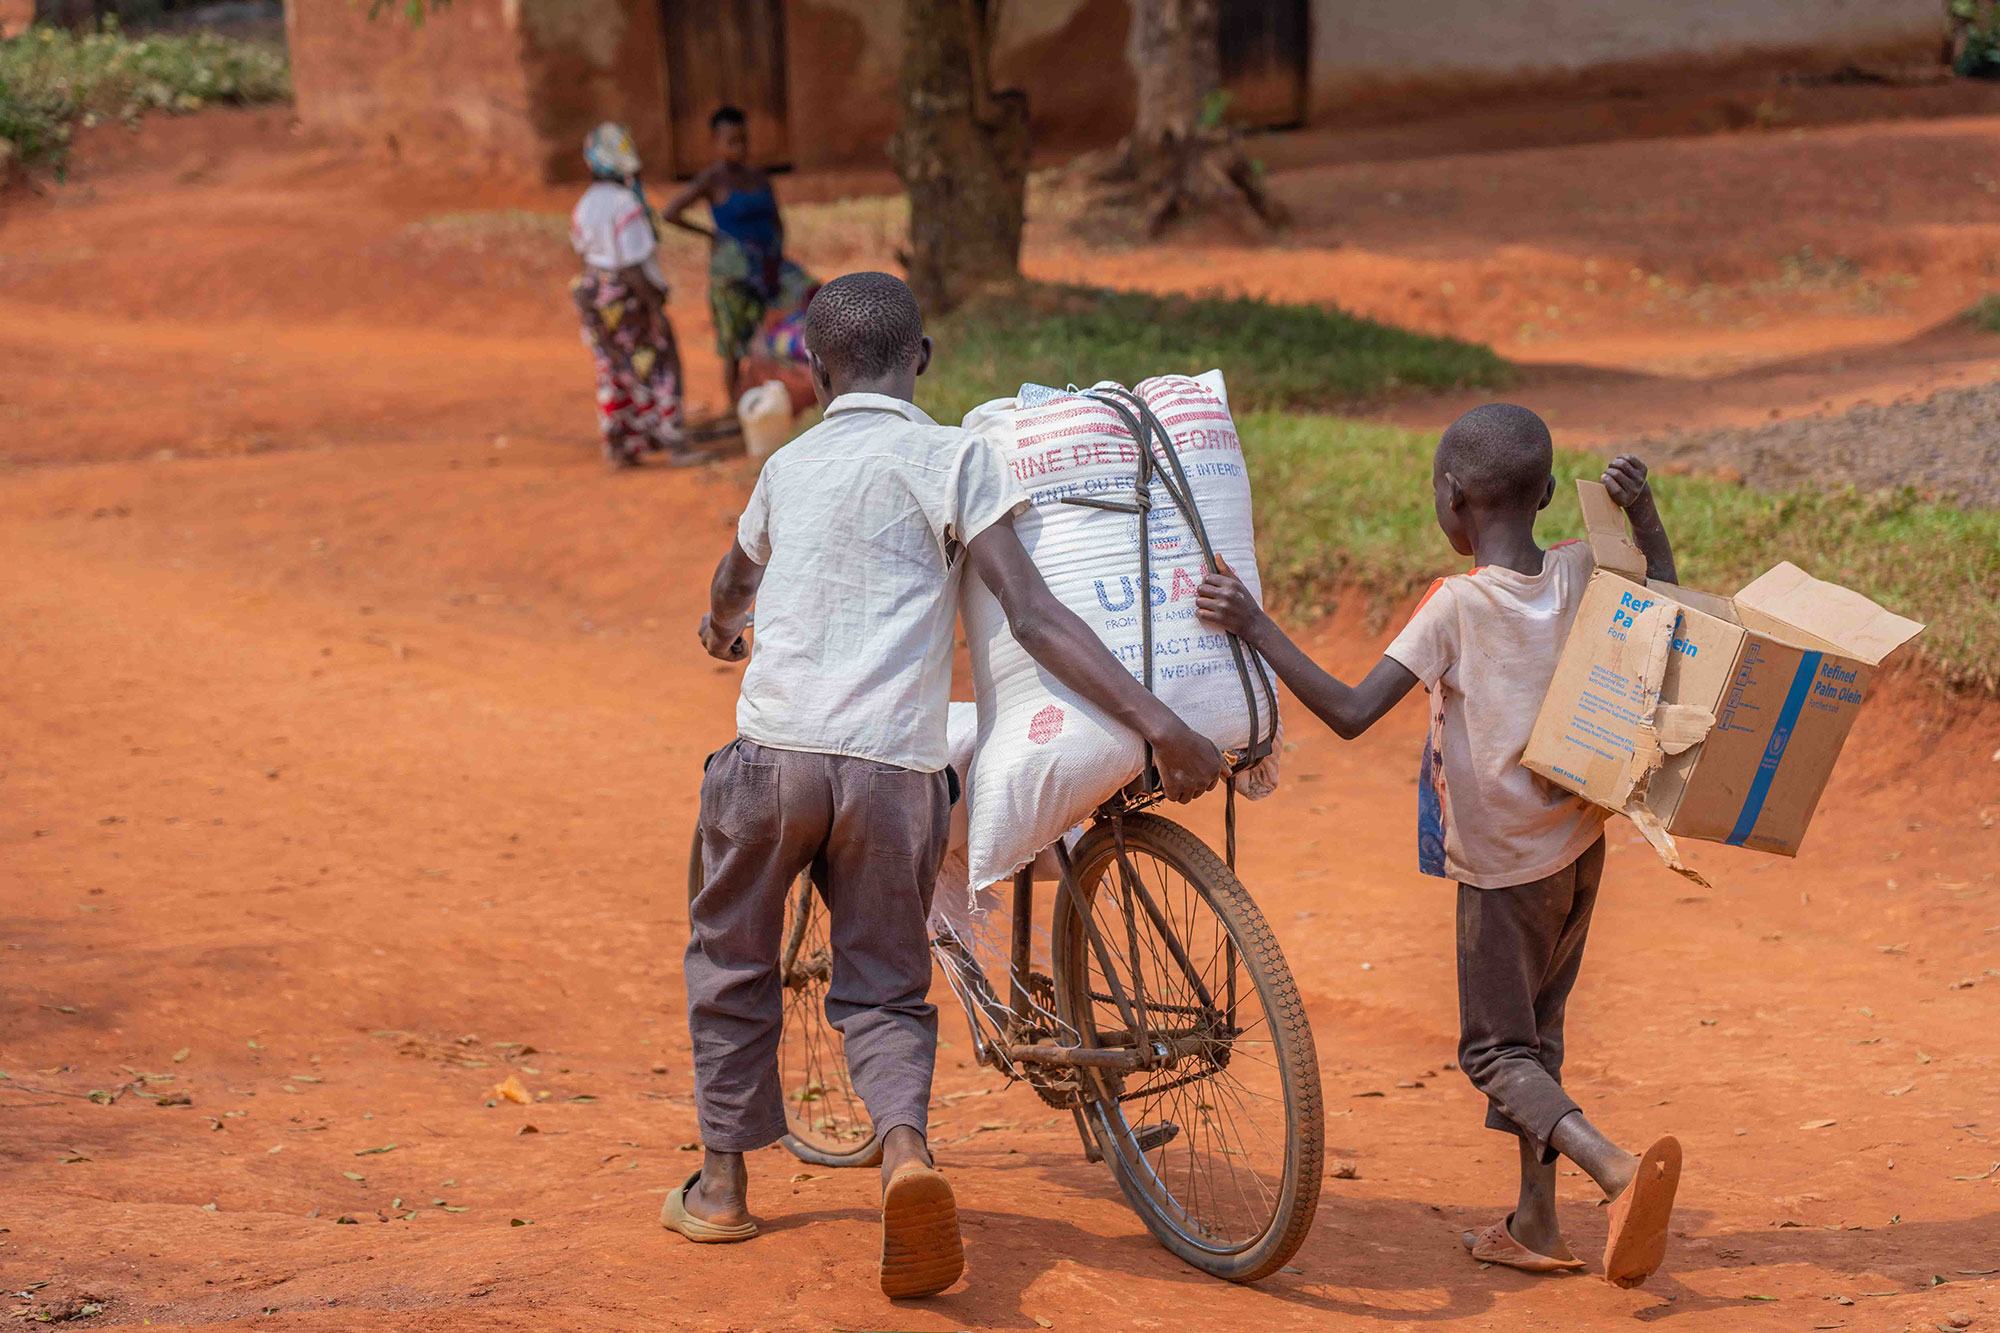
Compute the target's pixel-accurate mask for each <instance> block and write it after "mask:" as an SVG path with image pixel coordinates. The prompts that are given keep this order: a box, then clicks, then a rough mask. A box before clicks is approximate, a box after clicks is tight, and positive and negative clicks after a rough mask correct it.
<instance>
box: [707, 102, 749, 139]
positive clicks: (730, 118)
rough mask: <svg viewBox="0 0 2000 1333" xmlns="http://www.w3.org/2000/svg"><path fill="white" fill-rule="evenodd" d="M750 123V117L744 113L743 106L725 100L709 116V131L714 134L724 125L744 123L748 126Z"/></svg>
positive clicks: (743, 124)
mask: <svg viewBox="0 0 2000 1333" xmlns="http://www.w3.org/2000/svg"><path fill="white" fill-rule="evenodd" d="M749 124H750V118H749V117H748V116H746V115H744V114H743V108H742V107H740V106H736V105H734V104H732V103H729V102H724V103H723V104H722V105H721V106H719V107H717V108H715V110H714V112H713V113H711V114H710V116H709V118H708V132H709V133H710V134H713V133H715V132H716V131H717V130H719V129H721V128H722V127H723V126H724V125H742V126H744V127H746V128H747V127H748V126H749Z"/></svg>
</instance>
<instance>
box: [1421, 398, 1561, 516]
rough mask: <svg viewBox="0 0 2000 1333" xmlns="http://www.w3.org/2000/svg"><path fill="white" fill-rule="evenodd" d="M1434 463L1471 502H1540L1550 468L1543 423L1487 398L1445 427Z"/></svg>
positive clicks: (1525, 411) (1551, 456) (1496, 504)
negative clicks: (1463, 491)
mask: <svg viewBox="0 0 2000 1333" xmlns="http://www.w3.org/2000/svg"><path fill="white" fill-rule="evenodd" d="M1437 465H1438V467H1439V468H1440V469H1441V470H1442V471H1445V472H1449V473H1451V475H1452V476H1453V477H1455V478H1457V480H1458V484H1459V485H1460V486H1462V487H1464V488H1465V495H1466V498H1467V499H1468V500H1471V501H1472V502H1473V503H1474V504H1478V505H1482V506H1486V507H1500V506H1506V505H1523V506H1527V507H1530V508H1533V507H1536V506H1539V505H1540V504H1541V502H1542V497H1543V494H1544V493H1545V492H1546V490H1547V487H1548V483H1549V477H1550V475H1551V474H1552V473H1553V472H1554V470H1555V442H1554V441H1553V440H1552V439H1550V438H1549V427H1548V423H1547V422H1545V421H1543V420H1542V419H1541V418H1540V417H1538V416H1536V415H1535V414H1534V413H1533V412H1530V411H1529V410H1528V409H1527V408H1525V407H1517V406H1515V405H1514V404H1513V403H1486V404H1483V405H1482V406H1479V407H1475V408H1473V409H1472V410H1471V411H1470V412H1467V413H1466V414H1465V415H1464V416H1462V417H1460V418H1459V419H1458V420H1456V421H1454V422H1452V423H1451V424H1450V425H1449V426H1447V427H1445V430H1444V436H1443V438H1441V439H1440V440H1439V441H1438V447H1437Z"/></svg>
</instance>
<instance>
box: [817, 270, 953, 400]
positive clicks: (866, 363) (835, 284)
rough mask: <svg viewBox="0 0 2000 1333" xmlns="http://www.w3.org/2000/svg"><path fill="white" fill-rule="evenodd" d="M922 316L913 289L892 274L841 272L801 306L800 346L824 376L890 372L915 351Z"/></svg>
mask: <svg viewBox="0 0 2000 1333" xmlns="http://www.w3.org/2000/svg"><path fill="white" fill-rule="evenodd" d="M923 339H924V315H923V311H922V310H920V309H919V308H918V307H917V297H916V293H914V292H912V291H911V290H910V288H909V286H908V284H906V283H905V282H904V281H903V280H902V279H901V278H899V277H897V276H896V275H895V274H893V273H846V274H842V275H841V276H840V277H838V278H835V279H834V280H833V281H832V282H829V283H827V284H826V285H825V286H824V287H821V288H820V289H819V292H818V294H817V295H815V296H814V297H813V299H812V304H811V305H809V306H807V307H806V348H807V350H809V351H811V352H812V353H813V355H815V356H817V357H818V358H819V359H820V363H821V364H822V365H824V366H825V367H826V369H827V373H828V374H830V375H839V376H841V377H843V378H868V377H872V376H877V375H889V374H893V373H895V372H896V371H898V370H901V369H902V368H903V367H905V366H907V365H908V364H909V363H910V362H911V361H912V360H913V359H914V358H915V357H916V355H917V348H918V346H919V345H920V344H921V343H922V342H923Z"/></svg>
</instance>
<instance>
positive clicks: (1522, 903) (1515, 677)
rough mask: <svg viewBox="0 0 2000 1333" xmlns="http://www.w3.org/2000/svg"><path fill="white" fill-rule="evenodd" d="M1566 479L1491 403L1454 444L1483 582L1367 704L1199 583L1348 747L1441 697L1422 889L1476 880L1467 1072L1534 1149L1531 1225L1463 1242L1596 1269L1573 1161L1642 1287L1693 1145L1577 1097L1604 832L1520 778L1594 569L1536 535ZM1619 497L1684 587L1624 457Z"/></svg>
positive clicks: (1443, 495) (1450, 477)
mask: <svg viewBox="0 0 2000 1333" xmlns="http://www.w3.org/2000/svg"><path fill="white" fill-rule="evenodd" d="M1553 462H1554V447H1553V444H1552V442H1551V441H1550V438H1549V429H1548V427H1547V426H1546V425H1544V424H1543V422H1542V419H1541V418H1540V417H1538V416H1536V415H1535V414H1534V413H1533V412H1530V411H1528V410H1527V409H1526V408H1523V407H1514V406H1511V405H1509V404H1505V403H1490V404H1488V405H1486V406H1484V407H1477V408H1474V409H1473V410H1472V411H1470V412H1467V413H1466V414H1465V415H1464V416H1462V417H1460V418H1459V419H1458V420H1457V421H1454V422H1453V423H1452V424H1451V425H1450V427H1449V428H1447V429H1446V431H1445V433H1444V436H1443V438H1442V439H1440V440H1439V441H1438V448H1437V455H1436V458H1435V460H1434V461H1433V464H1432V469H1431V480H1432V489H1433V493H1434V499H1435V502H1436V505H1437V519H1438V526H1439V527H1441V528H1443V529H1444V533H1445V536H1446V537H1447V538H1448V539H1449V540H1450V542H1451V546H1452V549H1453V550H1455V551H1457V552H1458V553H1459V554H1460V555H1463V556H1470V557H1471V558H1472V560H1473V568H1472V570H1471V572H1470V573H1466V574H1457V575H1453V576H1452V577H1450V578H1445V579H1439V580H1438V581H1437V582H1436V583H1434V584H1432V585H1431V590H1430V592H1429V593H1428V594H1426V595H1425V597H1424V600H1423V602H1422V603H1421V604H1420V605H1419V606H1418V607H1417V611H1416V614H1415V615H1414V616H1412V617H1411V619H1410V623H1409V625H1408V627H1406V628H1405V629H1404V630H1403V632H1402V633H1401V634H1399V635H1397V636H1396V638H1395V640H1394V642H1392V643H1391V644H1390V645H1389V648H1388V651H1387V652H1386V653H1385V654H1384V656H1383V658H1382V660H1381V661H1380V662H1379V663H1377V664H1376V666H1375V668H1374V669H1373V670H1372V671H1370V672H1369V673H1368V676H1367V677H1366V678H1365V679H1364V680H1362V681H1361V683H1360V684H1358V685H1354V686H1349V685H1346V684H1343V683H1342V682H1341V681H1338V680H1336V679H1334V677H1332V676H1331V675H1329V674H1328V673H1327V672H1325V671H1323V670H1322V669H1320V667H1319V666H1317V665H1316V664H1314V662H1313V661H1312V659H1311V658H1309V657H1307V656H1306V655H1305V654H1304V653H1303V652H1301V651H1299V649H1298V648H1297V647H1296V646H1294V645H1293V643H1292V642H1291V640H1290V639H1288V638H1287V637H1286V636H1285V634H1284V632H1283V631H1282V630H1280V629H1279V628H1278V627H1277V625H1276V624H1274V623H1273V622H1272V621H1271V619H1270V617H1269V616H1267V615H1265V614H1264V612H1263V610H1262V609H1261V608H1260V607H1259V606H1258V605H1257V602H1256V599H1255V598H1253V597H1252V596H1251V595H1250V594H1249V592H1248V591H1247V590H1246V589H1245V588H1244V586H1243V584H1242V583H1241V582H1239V581H1238V580H1237V579H1236V577H1235V576H1234V575H1233V574H1230V573H1229V572H1228V571H1227V570H1226V569H1225V570H1224V571H1222V572H1221V573H1218V574H1211V575H1209V576H1208V577H1207V578H1206V579H1204V580H1203V581H1202V585H1201V588H1200V590H1199V592H1198V593H1197V594H1196V608H1197V612H1198V614H1199V615H1200V617H1201V620H1202V623H1203V624H1206V625H1209V626H1212V627H1214V628H1216V629H1223V630H1228V631H1230V632H1231V633H1233V634H1236V635H1238V636H1240V637H1242V638H1243V639H1245V640H1247V641H1248V642H1249V643H1250V644H1251V645H1252V646H1254V647H1255V648H1256V649H1257V650H1258V651H1259V652H1261V653H1262V654H1263V655H1264V656H1265V658H1266V659H1268V660H1269V661H1270V663H1271V665H1272V667H1273V668H1274V669H1275V670H1276V671H1277V673H1278V675H1279V676H1280V677H1281V678H1282V679H1283V680H1284V682H1285V684H1286V685H1287V686H1289V687H1290V688H1291V690H1292V692H1293V693H1294V694H1296V695H1297V696H1298V698H1299V701H1300V702H1301V703H1303V704H1305V706H1306V707H1308V708H1310V709H1311V710H1312V711H1313V712H1314V713H1316V714H1318V715H1319V717H1320V719H1321V720H1322V721H1324V722H1325V723H1326V724H1327V725H1328V726H1330V727H1332V728H1333V729H1334V730H1335V731H1336V732H1338V733H1339V734H1340V735H1341V736H1342V737H1344V738H1347V739H1352V738H1353V737H1355V736H1358V735H1360V734H1361V733H1362V732H1364V731H1366V730H1367V729H1368V728H1369V727H1370V726H1372V725H1374V723H1375V722H1376V721H1377V720H1378V719H1380V718H1381V717H1382V715H1383V714H1385V713H1387V712H1388V711H1389V709H1390V708H1391V707H1392V706H1393V705H1394V704H1395V703H1396V702H1397V700H1399V699H1401V698H1402V697H1403V696H1404V695H1405V694H1408V693H1409V692H1410V690H1411V689H1412V688H1413V687H1415V686H1416V685H1417V684H1418V683H1419V682H1421V683H1422V684H1423V686H1424V688H1425V689H1426V690H1427V691H1429V694H1430V701H1431V727H1430V735H1429V738H1428V740H1427V741H1426V743H1425V745H1424V755H1423V781H1422V782H1421V783H1420V784H1419V786H1418V859H1419V863H1420V865H1421V868H1422V869H1423V870H1424V872H1425V873H1426V874H1431V875H1440V876H1443V877H1445V878H1449V879H1455V880H1457V881H1459V888H1458V989H1459V1026H1460V1035H1459V1048H1458V1056H1459V1067H1460V1068H1462V1069H1463V1070H1465V1073H1466V1076H1467V1077H1468V1078H1470V1079H1471V1080H1472V1084H1473V1086H1474V1087H1475V1088H1477V1089H1478V1090H1479V1091H1480V1092H1482V1093H1484V1094H1486V1097H1487V1102H1488V1109H1487V1114H1486V1123H1487V1125H1488V1126H1489V1127H1490V1128H1493V1129H1498V1130H1503V1131H1505V1132H1508V1133H1511V1134H1514V1135H1515V1136H1517V1138H1518V1139H1519V1140H1520V1165H1521V1186H1520V1195H1519V1200H1518V1202H1517V1204H1516V1206H1515V1209H1514V1211H1513V1212H1512V1213H1510V1214H1508V1215H1507V1217H1506V1218H1504V1219H1502V1220H1501V1221H1498V1222H1495V1223H1494V1224H1493V1225H1491V1226H1490V1227H1488V1228H1486V1230H1484V1231H1483V1232H1470V1231H1468V1232H1466V1233H1465V1234H1464V1236H1463V1237H1462V1240H1463V1242H1464V1244H1465V1247H1466V1249H1467V1250H1468V1251H1470V1252H1471V1254H1472V1257H1473V1258H1475V1259H1478V1260H1480V1261H1481V1262H1485V1263H1495V1264H1503V1265H1506V1266H1508V1267H1511V1268H1517V1269H1520V1270H1522V1271H1525V1272H1530V1273H1555V1272H1563V1271H1567V1270H1574V1269H1579V1268H1582V1267H1583V1266H1584V1265H1583V1262H1582V1261H1581V1260H1579V1259H1578V1258H1576V1256H1575V1255H1574V1254H1572V1253H1571V1252H1570V1249H1569V1246H1568V1245H1567V1244H1565V1243H1564V1241H1563V1237H1562V1232H1561V1229H1560V1228H1559V1226H1558V1225H1557V1222H1556V1211H1555V1179H1556V1178H1555V1162H1556V1158H1557V1156H1559V1155H1560V1156H1563V1157H1567V1158H1569V1159H1570V1160H1571V1161H1573V1162H1575V1163H1576V1164H1577V1165H1578V1166H1580V1167H1582V1168H1583V1170H1584V1171H1585V1172H1586V1173H1587V1174H1588V1175H1589V1176H1590V1178H1591V1179H1592V1180H1594V1181H1596V1182H1597V1185H1598V1187H1599V1188H1601V1189H1602V1190H1603V1191H1604V1193H1605V1195H1606V1197H1607V1198H1609V1199H1610V1200H1611V1201H1612V1205H1611V1218H1610V1221H1611V1231H1610V1236H1609V1238H1608V1240H1607V1241H1606V1243H1605V1248H1604V1276H1605V1278H1606V1279H1607V1280H1608V1281H1611V1282H1614V1283H1617V1284H1618V1285H1620V1286H1636V1285H1638V1284H1639V1283H1641V1282H1644V1281H1645V1280H1646V1279H1647V1278H1648V1277H1650V1276H1651V1275H1652V1274H1653V1272H1654V1271H1655V1270H1656V1269H1657V1268H1658V1267H1659V1266H1660V1262H1661V1260H1662V1259H1663V1258H1664V1257H1665V1254H1666V1242H1667V1224H1668V1221H1669V1219H1670V1218H1671V1216H1672V1212H1673V1203H1674V1192H1675V1189H1676V1188H1677V1186H1678V1184H1679V1181H1680V1168H1681V1149H1680V1144H1679V1142H1678V1141H1676V1140H1675V1139H1674V1138H1673V1137H1672V1136H1666V1137H1663V1138H1661V1139H1659V1140H1658V1141H1657V1142H1655V1143H1654V1144H1653V1145H1652V1146H1651V1147H1649V1148H1647V1149H1646V1151H1645V1153H1644V1154H1643V1155H1642V1156H1637V1157H1635V1156H1634V1155H1632V1154H1631V1153H1629V1152H1627V1151H1625V1150H1624V1149H1623V1148H1620V1147H1619V1146H1618V1145H1617V1144H1615V1143H1613V1142H1611V1140H1609V1139H1607V1138H1606V1137H1605V1136H1604V1135H1603V1134H1602V1133H1601V1132H1599V1131H1598V1129H1597V1128H1596V1126H1594V1125H1592V1124H1591V1123H1590V1122H1589V1121H1588V1120H1586V1119H1585V1118H1584V1116H1583V1112H1582V1111H1581V1110H1580V1109H1579V1108H1578V1106H1577V1104H1576V1103H1575V1102H1574V1101H1573V1100H1571V1099H1570V1096H1569V1094H1568V1093H1567V1092H1565V1091H1563V1086H1562V1058H1563V1008H1564V1005H1565V1003H1566V1002H1567V1000H1568V998H1569V992H1570V988H1571V987H1572V986H1573V985H1575V983H1576V976H1577V969H1578V967H1579V966H1580V965H1581V963H1582V961H1583V945H1584V939H1585V936H1586V935H1587V934H1588V932H1589V929H1590V912H1591V907H1592V905H1593V904H1594V903H1595V902H1596V899H1597V885H1598V878H1599V876H1600V874H1601V873H1602V871H1603V869H1604V834H1603V827H1604V821H1605V818H1606V814H1605V812H1604V811H1603V810H1602V809H1599V808H1598V807H1596V806H1593V805H1591V804H1590V803H1588V802H1587V801H1584V800H1583V799H1582V798H1581V797H1578V796H1575V795H1572V794H1571V793H1569V792H1566V791H1563V790H1561V789H1560V788H1558V787H1555V786H1553V785H1551V784H1550V783H1548V782H1545V781H1544V780H1543V779H1541V778H1540V777H1538V776H1536V775H1535V774H1533V773H1531V772H1529V771H1528V770H1527V769H1525V768H1523V767H1522V766H1521V755H1522V753H1523V752H1524V751H1525V750H1526V748H1527V744H1528V733H1529V732H1530V731H1531V730H1532V729H1533V728H1534V725H1535V716H1536V714H1537V713H1538V712H1539V711H1540V709H1541V704H1542V696H1543V695H1544V694H1546V693H1547V692H1548V686H1549V681H1550V679H1551V677H1553V676H1554V674H1555V669H1556V662H1557V659H1558V657H1559V656H1560V655H1561V652H1562V645H1563V641H1564V639H1565V638H1567V637H1568V634H1569V628H1570V623H1571V622H1572V621H1573V620H1574V619H1575V617H1576V607H1577V602H1578V600H1579V599H1580V598H1581V596H1582V594H1583V587H1584V583H1585V582H1586V581H1587V580H1588V579H1589V577H1590V570H1591V560H1590V551H1589V548H1588V547H1586V546H1584V545H1583V544H1582V543H1581V542H1564V543H1561V544H1559V545H1557V546H1555V547H1554V548H1552V549H1550V550H1546V551H1544V550H1543V549H1542V548H1541V547H1540V546H1538V545H1537V544H1536V542H1535V516H1536V514H1538V513H1539V512H1540V511H1541V510H1542V509H1544V508H1546V507H1547V505H1548V503H1549V501H1550V499H1551V498H1553V496H1554V495H1555V475H1554V472H1553V470H1552V466H1553ZM1604 484H1605V486H1606V487H1608V488H1609V489H1610V492H1611V495H1612V498H1613V499H1614V500H1616V501H1617V502H1618V504H1619V505H1620V507H1622V508H1623V509H1624V510H1625V511H1626V515H1627V517H1628V519H1629V521H1630V523H1631V525H1632V532H1633V537H1634V540H1635V541H1636V542H1637V543H1638V545H1639V547H1640V549H1641V550H1642V551H1644V552H1645V554H1646V565H1647V574H1648V576H1649V577H1651V578H1655V579H1659V580H1661V581H1663V582H1667V583H1672V582H1674V581H1675V576H1674V559H1673V551H1672V548H1671V546H1670V545H1669V543H1668V541H1667V534H1666V529H1665V528H1664V527H1663V526H1662V525H1661V522H1660V515H1659V510H1658V509H1657V508H1656V507H1655V506H1654V503H1653V494H1652V490H1651V488H1650V487H1649V486H1648V484H1647V481H1646V465H1645V464H1644V463H1642V462H1640V461H1639V460H1638V459H1637V458H1634V457H1631V456H1630V455H1621V456H1619V457H1618V458H1614V459H1613V460H1612V461H1611V464H1610V466H1609V467H1607V468H1606V469H1605V471H1604Z"/></svg>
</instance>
